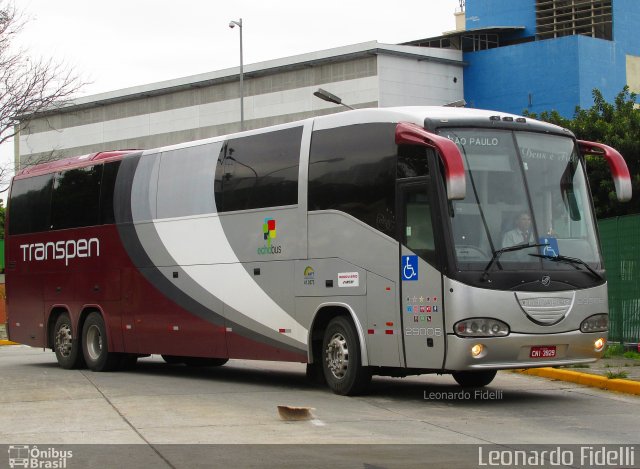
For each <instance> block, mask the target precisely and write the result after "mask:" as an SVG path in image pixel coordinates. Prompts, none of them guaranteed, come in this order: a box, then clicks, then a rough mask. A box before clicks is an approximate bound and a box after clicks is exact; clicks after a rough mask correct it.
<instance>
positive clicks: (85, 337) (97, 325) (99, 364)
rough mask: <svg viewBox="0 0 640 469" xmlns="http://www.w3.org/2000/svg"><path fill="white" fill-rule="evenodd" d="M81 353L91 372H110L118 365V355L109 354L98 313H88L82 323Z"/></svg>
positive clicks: (103, 327) (104, 332)
mask: <svg viewBox="0 0 640 469" xmlns="http://www.w3.org/2000/svg"><path fill="white" fill-rule="evenodd" d="M82 351H83V353H84V360H85V362H86V363H87V366H88V367H89V369H91V370H92V371H111V370H114V369H116V368H117V367H118V365H119V364H120V355H119V354H117V353H113V352H109V344H108V341H107V328H106V327H105V325H104V319H102V316H101V315H100V313H97V312H93V313H90V314H89V316H87V319H86V320H85V322H84V326H83V327H82Z"/></svg>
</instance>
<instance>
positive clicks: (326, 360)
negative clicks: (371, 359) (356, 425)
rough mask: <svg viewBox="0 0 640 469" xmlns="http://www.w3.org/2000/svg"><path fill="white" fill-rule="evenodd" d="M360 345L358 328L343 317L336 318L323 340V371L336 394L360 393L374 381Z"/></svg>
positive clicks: (351, 394)
mask: <svg viewBox="0 0 640 469" xmlns="http://www.w3.org/2000/svg"><path fill="white" fill-rule="evenodd" d="M361 358H362V357H361V354H360V344H359V342H358V336H357V334H356V331H355V327H354V326H353V324H352V323H351V321H350V320H348V319H347V318H345V317H343V316H338V317H336V318H333V319H332V320H331V322H329V325H328V326H327V329H326V330H325V332H324V339H323V341H322V371H323V372H324V377H325V379H326V381H327V385H328V386H329V388H330V389H331V390H332V391H333V392H334V393H336V394H340V395H343V396H353V395H356V394H360V393H362V392H363V391H365V389H366V388H367V386H368V385H369V382H370V381H371V371H370V370H369V369H368V368H366V367H363V366H362V360H361Z"/></svg>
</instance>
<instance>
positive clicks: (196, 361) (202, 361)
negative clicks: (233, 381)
mask: <svg viewBox="0 0 640 469" xmlns="http://www.w3.org/2000/svg"><path fill="white" fill-rule="evenodd" d="M228 361H229V359H228V358H207V357H182V363H184V364H185V365H187V366H198V367H203V366H222V365H224V364H225V363H227V362H228Z"/></svg>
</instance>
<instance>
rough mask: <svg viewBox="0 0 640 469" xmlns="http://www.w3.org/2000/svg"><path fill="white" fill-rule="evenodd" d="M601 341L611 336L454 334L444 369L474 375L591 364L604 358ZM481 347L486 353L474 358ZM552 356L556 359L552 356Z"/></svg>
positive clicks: (450, 339) (575, 333)
mask: <svg viewBox="0 0 640 469" xmlns="http://www.w3.org/2000/svg"><path fill="white" fill-rule="evenodd" d="M599 338H602V339H604V340H605V343H606V339H607V333H606V332H596V333H583V332H580V331H571V332H564V333H560V334H550V335H539V334H515V333H511V334H509V335H508V336H506V337H491V338H478V337H458V336H456V335H453V334H451V335H448V336H447V357H446V360H445V367H444V368H445V370H447V371H472V370H483V369H509V368H536V367H543V366H559V365H572V364H580V363H591V362H594V361H596V360H597V359H598V358H600V357H601V356H602V352H603V351H604V348H605V347H603V348H602V350H600V351H597V350H596V349H595V342H596V340H597V339H599ZM478 344H480V345H481V346H482V347H481V348H482V352H481V353H480V354H479V355H478V356H477V357H474V356H473V355H472V348H473V347H474V346H475V345H478ZM552 351H553V352H552ZM552 353H553V354H554V355H553V356H549V355H550V354H552ZM545 355H546V356H545Z"/></svg>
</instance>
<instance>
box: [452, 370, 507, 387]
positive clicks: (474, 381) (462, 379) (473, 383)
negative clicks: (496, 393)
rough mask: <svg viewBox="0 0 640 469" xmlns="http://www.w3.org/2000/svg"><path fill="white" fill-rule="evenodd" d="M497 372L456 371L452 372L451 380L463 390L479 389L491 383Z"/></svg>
mask: <svg viewBox="0 0 640 469" xmlns="http://www.w3.org/2000/svg"><path fill="white" fill-rule="evenodd" d="M497 373H498V372H497V371H496V370H485V371H458V372H454V373H452V374H453V379H455V380H456V381H457V383H458V384H459V385H460V386H462V387H463V388H481V387H483V386H486V385H487V384H489V383H491V381H493V378H495V377H496V374H497Z"/></svg>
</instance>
